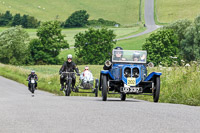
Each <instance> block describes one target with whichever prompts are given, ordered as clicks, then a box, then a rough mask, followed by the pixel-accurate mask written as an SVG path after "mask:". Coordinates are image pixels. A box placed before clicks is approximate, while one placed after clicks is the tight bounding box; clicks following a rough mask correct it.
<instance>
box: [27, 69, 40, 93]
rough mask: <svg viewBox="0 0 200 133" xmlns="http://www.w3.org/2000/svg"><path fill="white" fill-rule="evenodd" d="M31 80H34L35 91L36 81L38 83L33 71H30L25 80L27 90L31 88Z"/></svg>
mask: <svg viewBox="0 0 200 133" xmlns="http://www.w3.org/2000/svg"><path fill="white" fill-rule="evenodd" d="M31 78H34V79H35V89H37V82H36V81H38V77H37V74H35V71H34V70H32V71H31V74H29V75H28V78H27V81H29V82H28V89H30V88H31Z"/></svg>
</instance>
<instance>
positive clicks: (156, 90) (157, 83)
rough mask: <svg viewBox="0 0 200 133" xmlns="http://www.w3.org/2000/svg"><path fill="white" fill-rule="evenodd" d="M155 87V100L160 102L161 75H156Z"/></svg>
mask: <svg viewBox="0 0 200 133" xmlns="http://www.w3.org/2000/svg"><path fill="white" fill-rule="evenodd" d="M155 82H156V83H155V89H154V91H153V101H154V102H158V100H159V95H160V77H156V80H155Z"/></svg>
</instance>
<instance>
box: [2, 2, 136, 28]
mask: <svg viewBox="0 0 200 133" xmlns="http://www.w3.org/2000/svg"><path fill="white" fill-rule="evenodd" d="M139 3H140V0H99V1H97V0H82V1H80V0H1V1H0V12H1V13H5V11H6V10H9V11H11V13H13V14H15V13H20V14H28V15H31V16H34V17H36V18H37V19H38V20H41V21H47V20H55V19H57V20H61V21H64V20H66V19H67V18H68V17H69V16H70V15H71V14H72V13H73V12H75V11H77V10H86V11H87V12H88V13H89V14H90V18H89V19H98V18H103V19H107V20H112V21H116V22H118V23H120V24H122V25H125V26H131V25H133V24H135V23H137V22H138V20H139Z"/></svg>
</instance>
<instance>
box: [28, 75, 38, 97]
mask: <svg viewBox="0 0 200 133" xmlns="http://www.w3.org/2000/svg"><path fill="white" fill-rule="evenodd" d="M29 82H30V88H29V90H30V92H32V93H33V94H34V92H35V90H36V88H35V86H36V80H35V78H31V79H30V81H29Z"/></svg>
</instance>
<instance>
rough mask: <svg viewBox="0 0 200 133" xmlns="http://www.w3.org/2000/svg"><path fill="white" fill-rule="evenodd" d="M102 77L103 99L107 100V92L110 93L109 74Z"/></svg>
mask: <svg viewBox="0 0 200 133" xmlns="http://www.w3.org/2000/svg"><path fill="white" fill-rule="evenodd" d="M102 77H103V79H102V90H101V92H102V100H103V101H106V100H107V93H108V84H107V76H106V75H103V76H102Z"/></svg>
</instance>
